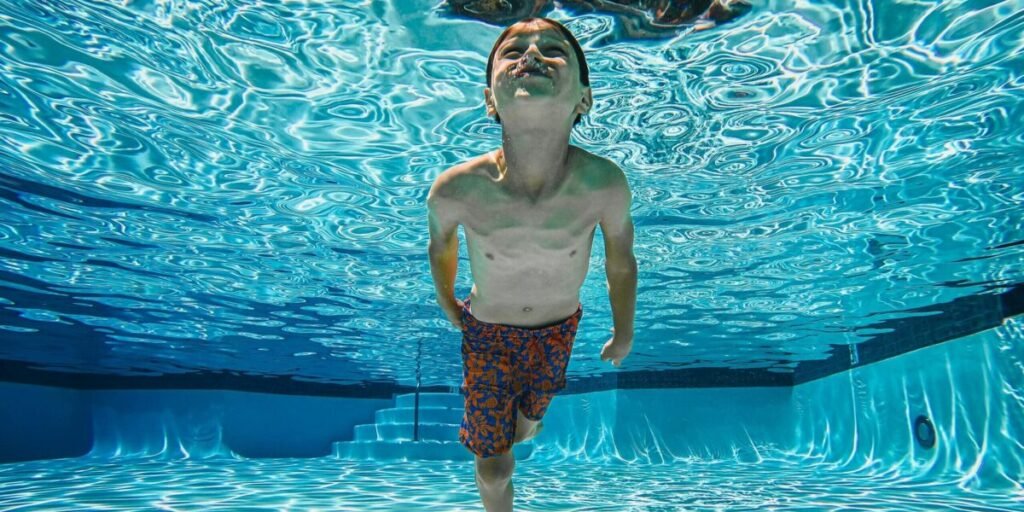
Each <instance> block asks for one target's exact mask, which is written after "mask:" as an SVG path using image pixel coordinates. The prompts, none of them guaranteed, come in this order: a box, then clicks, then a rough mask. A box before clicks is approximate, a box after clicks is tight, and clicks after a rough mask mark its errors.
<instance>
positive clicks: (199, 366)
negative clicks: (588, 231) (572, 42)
mask: <svg viewBox="0 0 1024 512" xmlns="http://www.w3.org/2000/svg"><path fill="white" fill-rule="evenodd" d="M438 4H439V2H438V1H437V0H409V1H404V0H365V1H362V2H318V1H302V2H247V3H245V4H244V5H243V4H242V3H230V2H228V3H225V2H220V1H216V0H194V1H177V0H153V1H131V2H92V1H74V0H69V1H59V0H35V1H25V2H0V71H2V72H0V461H3V462H4V463H2V464H0V510H4V511H10V510H47V511H51V510H69V511H70V510H74V511H79V510H126V511H127V510H353V511H362V510H401V511H404V510H444V511H448V510H480V508H481V507H480V504H479V502H478V495H477V492H476V488H475V483H474V481H473V465H472V463H471V462H467V461H465V460H463V461H440V460H433V461H428V460H405V461H402V460H395V459H394V457H380V458H378V459H377V460H354V459H346V458H340V457H338V456H332V455H330V454H331V453H335V452H332V448H331V447H332V446H333V445H334V443H339V442H348V441H352V440H353V438H354V437H355V432H356V431H357V427H358V426H359V425H367V424H371V423H374V422H375V421H377V420H379V419H380V414H379V413H380V411H381V410H384V409H386V408H388V407H390V406H391V405H392V404H391V400H392V398H393V396H394V395H400V394H403V393H408V392H409V391H410V390H413V389H417V387H420V388H422V389H430V390H435V391H437V390H453V389H457V388H458V385H459V382H458V379H459V377H460V376H461V361H460V358H459V349H458V342H459V337H458V333H457V332H454V331H453V330H452V329H451V326H450V325H448V324H447V322H446V321H445V320H444V318H443V315H442V314H441V313H440V311H439V310H438V308H437V307H436V305H435V303H434V289H433V286H432V283H431V278H430V272H429V265H428V262H427V258H426V241H427V226H426V211H425V206H424V200H425V197H426V194H427V190H428V189H429V187H430V184H431V183H432V182H433V180H434V179H435V178H436V177H437V176H438V174H439V173H440V172H441V171H442V170H444V169H445V168H447V167H449V166H452V165H454V164H456V163H459V162H461V161H464V160H466V159H467V158H470V157H472V156H474V155H478V154H481V153H484V152H486V151H491V150H493V149H495V148H496V147H497V146H498V145H499V144H500V136H501V131H500V127H499V126H498V125H497V124H496V123H494V122H493V121H492V120H489V119H487V118H486V116H485V115H484V109H483V92H482V89H483V87H484V77H483V73H484V68H485V66H486V62H485V59H486V55H487V52H488V50H489V49H490V46H491V44H492V42H493V41H494V39H495V37H496V36H497V35H498V33H499V32H500V30H501V27H495V26H490V25H486V24H483V23H480V22H477V21H473V20H467V19H460V18H458V17H453V16H451V15H449V14H447V13H446V12H444V11H443V9H441V8H440V7H439V5H438ZM571 4H572V2H566V3H565V5H562V4H559V5H558V6H556V8H555V9H553V10H552V11H551V13H550V15H551V16H552V17H554V18H556V19H560V20H562V21H564V22H565V23H566V24H567V26H568V27H569V28H570V29H571V30H572V31H573V32H574V33H575V34H576V35H577V36H578V38H579V39H580V41H581V43H582V45H583V46H584V48H585V50H586V53H587V58H588V62H589V63H590V71H591V80H592V85H593V87H594V98H595V104H594V109H593V111H592V112H591V113H590V114H589V115H588V116H586V118H585V119H584V122H583V123H581V125H580V126H579V127H577V128H575V129H574V132H573V143H574V144H576V145H578V146H580V147H582V148H584V149H587V150H589V151H592V152H594V153H595V154H598V155H601V156H604V157H607V158H609V159H611V160H613V161H615V162H616V163H617V164H618V165H620V166H621V167H622V168H623V169H624V171H625V172H626V175H627V177H628V179H629V182H630V186H631V189H632V192H633V209H632V215H633V219H634V222H635V225H636V248H635V250H636V254H637V259H638V262H639V265H640V276H639V281H640V288H639V292H638V315H637V324H636V340H635V343H634V349H633V352H632V353H631V355H630V357H629V359H628V360H627V361H626V363H625V364H624V366H623V367H622V368H621V369H614V368H611V367H609V366H608V365H607V363H605V362H602V361H600V358H599V354H600V349H601V347H602V345H603V344H604V343H605V342H606V341H607V339H608V330H609V328H610V327H611V312H610V306H609V304H608V300H607V289H606V286H605V275H604V273H603V265H604V263H605V258H604V255H603V251H601V250H599V249H597V250H595V251H594V252H593V254H592V257H591V261H590V264H591V272H590V273H589V274H588V277H587V280H586V282H585V283H584V286H583V289H582V291H581V301H582V302H583V307H584V309H585V311H586V314H585V315H584V318H583V321H582V323H581V325H580V329H579V335H578V338H577V339H576V341H575V344H574V352H573V354H572V358H571V362H570V366H569V387H568V388H567V390H566V392H565V393H564V394H563V396H560V397H558V398H557V399H556V401H555V402H554V404H553V406H552V409H551V411H550V412H549V413H548V416H547V417H546V418H545V425H546V426H545V430H544V431H543V433H542V434H541V435H540V436H539V437H538V438H537V439H536V440H535V441H533V442H532V444H531V445H530V447H531V448H532V449H531V451H530V452H529V456H528V457H525V458H523V459H522V460H520V461H518V466H517V469H516V473H515V475H514V477H513V481H514V483H515V486H516V504H517V508H518V509H522V510H608V511H622V510H637V511H661V510H666V511H667V510H672V511H675V510H722V511H733V510H815V511H817V510H922V511H924V510H928V511H930V510H977V511H981V510H1022V509H1024V444H1022V442H1021V441H1020V440H1021V439H1024V394H1022V392H1021V390H1022V389H1024V324H1022V320H1021V319H1020V317H1019V315H1020V314H1021V313H1022V312H1024V208H1022V206H1021V205H1022V204H1024V158H1021V157H1022V156H1024V123H1021V122H1020V120H1021V119H1024V73H1022V71H1021V70H1024V37H1022V34H1024V1H1022V0H1002V1H999V0H967V1H963V2H940V1H904V0H844V1H835V2H801V1H795V0H766V1H764V2H755V5H754V8H753V10H752V11H751V12H750V13H748V14H747V15H745V16H743V17H741V18H739V19H737V20H736V21H734V22H732V23H729V24H727V25H723V26H720V27H716V28H714V29H711V30H706V31H701V32H696V31H693V30H692V27H691V28H688V27H683V28H681V29H680V30H679V31H678V32H677V33H675V34H670V35H668V37H664V38H658V39H632V38H630V37H628V36H627V35H626V34H624V32H623V30H622V21H621V20H619V19H617V18H616V17H614V16H611V15H608V14H607V13H601V12H590V11H587V12H581V11H580V10H578V9H576V10H574V8H573V7H572V6H571ZM602 241H603V240H602V234H601V233H600V232H598V234H597V238H596V239H595V247H596V248H601V247H603V244H602ZM460 250H461V251H462V252H461V253H460V261H461V269H460V274H459V279H458V281H457V283H456V285H457V286H456V288H457V293H458V295H459V296H460V297H464V296H465V295H466V294H467V293H468V290H469V287H470V285H471V282H472V281H471V276H470V275H469V271H468V270H469V269H468V265H467V264H466V259H467V258H466V253H465V248H464V247H463V248H462V249H460ZM449 412H450V411H449ZM920 418H925V419H927V422H928V424H931V425H933V426H934V434H933V437H934V440H935V445H934V446H925V445H926V444H927V443H923V442H922V441H921V439H920V437H921V433H920V432H919V431H918V425H920V424H921V423H920V421H921V420H920ZM446 428H448V430H447V432H449V433H450V432H451V428H457V425H455V424H447V426H446ZM364 430H365V429H364ZM373 441H374V442H377V441H381V442H386V441H387V440H381V439H377V440H373ZM418 446H424V445H418ZM463 455H465V454H464V453H463ZM38 459H46V460H38Z"/></svg>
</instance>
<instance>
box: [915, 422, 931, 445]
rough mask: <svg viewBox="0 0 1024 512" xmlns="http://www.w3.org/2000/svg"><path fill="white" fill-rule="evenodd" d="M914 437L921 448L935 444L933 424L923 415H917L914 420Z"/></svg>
mask: <svg viewBox="0 0 1024 512" xmlns="http://www.w3.org/2000/svg"><path fill="white" fill-rule="evenodd" d="M914 439H917V444H919V445H921V447H922V448H925V449H930V448H932V447H934V446H935V426H934V425H932V421H931V420H929V419H928V418H927V417H925V416H923V415H922V416H918V417H917V419H916V420H914Z"/></svg>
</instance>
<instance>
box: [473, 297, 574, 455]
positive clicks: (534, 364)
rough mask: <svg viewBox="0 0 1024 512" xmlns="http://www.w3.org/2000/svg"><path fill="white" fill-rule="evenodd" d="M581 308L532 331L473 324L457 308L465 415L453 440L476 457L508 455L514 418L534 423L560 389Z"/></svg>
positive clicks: (562, 384)
mask: <svg viewBox="0 0 1024 512" xmlns="http://www.w3.org/2000/svg"><path fill="white" fill-rule="evenodd" d="M582 316H583V307H582V306H580V307H579V308H577V310H576V313H575V314H573V315H572V316H570V317H569V318H567V319H565V320H563V321H561V322H559V323H557V324H554V325H550V326H546V327H537V328H532V329H527V328H522V327H512V326H508V325H501V324H491V323H487V322H481V321H480V320H477V319H476V318H475V317H473V315H472V314H471V313H470V311H469V299H466V301H465V302H464V303H463V306H462V323H463V326H464V327H463V331H462V377H463V379H462V395H463V396H464V397H465V400H466V411H465V414H464V415H463V416H462V425H461V427H460V428H459V441H460V442H461V443H462V444H463V445H465V446H466V448H469V450H470V451H471V452H473V453H475V454H476V455H478V456H480V457H491V456H494V455H499V454H502V453H506V452H508V451H509V450H510V449H511V448H512V440H513V438H514V437H515V429H516V415H517V413H519V412H521V413H522V414H524V415H525V416H526V417H527V418H529V419H531V420H534V421H539V420H540V419H541V418H542V417H543V416H544V413H545V412H547V409H548V406H549V405H550V404H551V399H552V398H554V396H555V393H557V392H559V391H561V390H562V389H564V388H565V369H566V367H567V366H568V365H569V355H570V354H572V342H573V339H574V338H575V337H576V329H577V327H579V323H580V318H581V317H582Z"/></svg>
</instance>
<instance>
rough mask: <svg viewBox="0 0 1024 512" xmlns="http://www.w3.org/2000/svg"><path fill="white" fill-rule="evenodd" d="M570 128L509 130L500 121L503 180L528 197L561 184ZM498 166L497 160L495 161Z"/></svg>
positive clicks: (504, 123) (514, 126)
mask: <svg viewBox="0 0 1024 512" xmlns="http://www.w3.org/2000/svg"><path fill="white" fill-rule="evenodd" d="M571 129H572V126H571V125H570V126H567V127H561V126H558V127H551V126H536V125H534V126H521V125H520V126H516V125H512V126H509V125H508V124H506V122H505V119H502V132H501V148H502V153H503V157H504V158H503V159H504V165H505V169H504V171H505V179H508V180H509V183H510V184H511V185H513V186H515V187H517V188H521V189H523V190H524V191H525V192H527V193H528V194H530V195H540V194H543V193H544V192H545V190H547V189H548V188H549V187H551V186H555V185H558V184H559V183H561V181H562V179H563V178H564V176H565V170H566V162H567V161H568V159H569V131H570V130H571ZM499 162H500V160H499Z"/></svg>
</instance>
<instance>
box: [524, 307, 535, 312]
mask: <svg viewBox="0 0 1024 512" xmlns="http://www.w3.org/2000/svg"><path fill="white" fill-rule="evenodd" d="M530 311H533V308H531V307H530V306H526V307H525V308H523V313H529V312H530Z"/></svg>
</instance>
